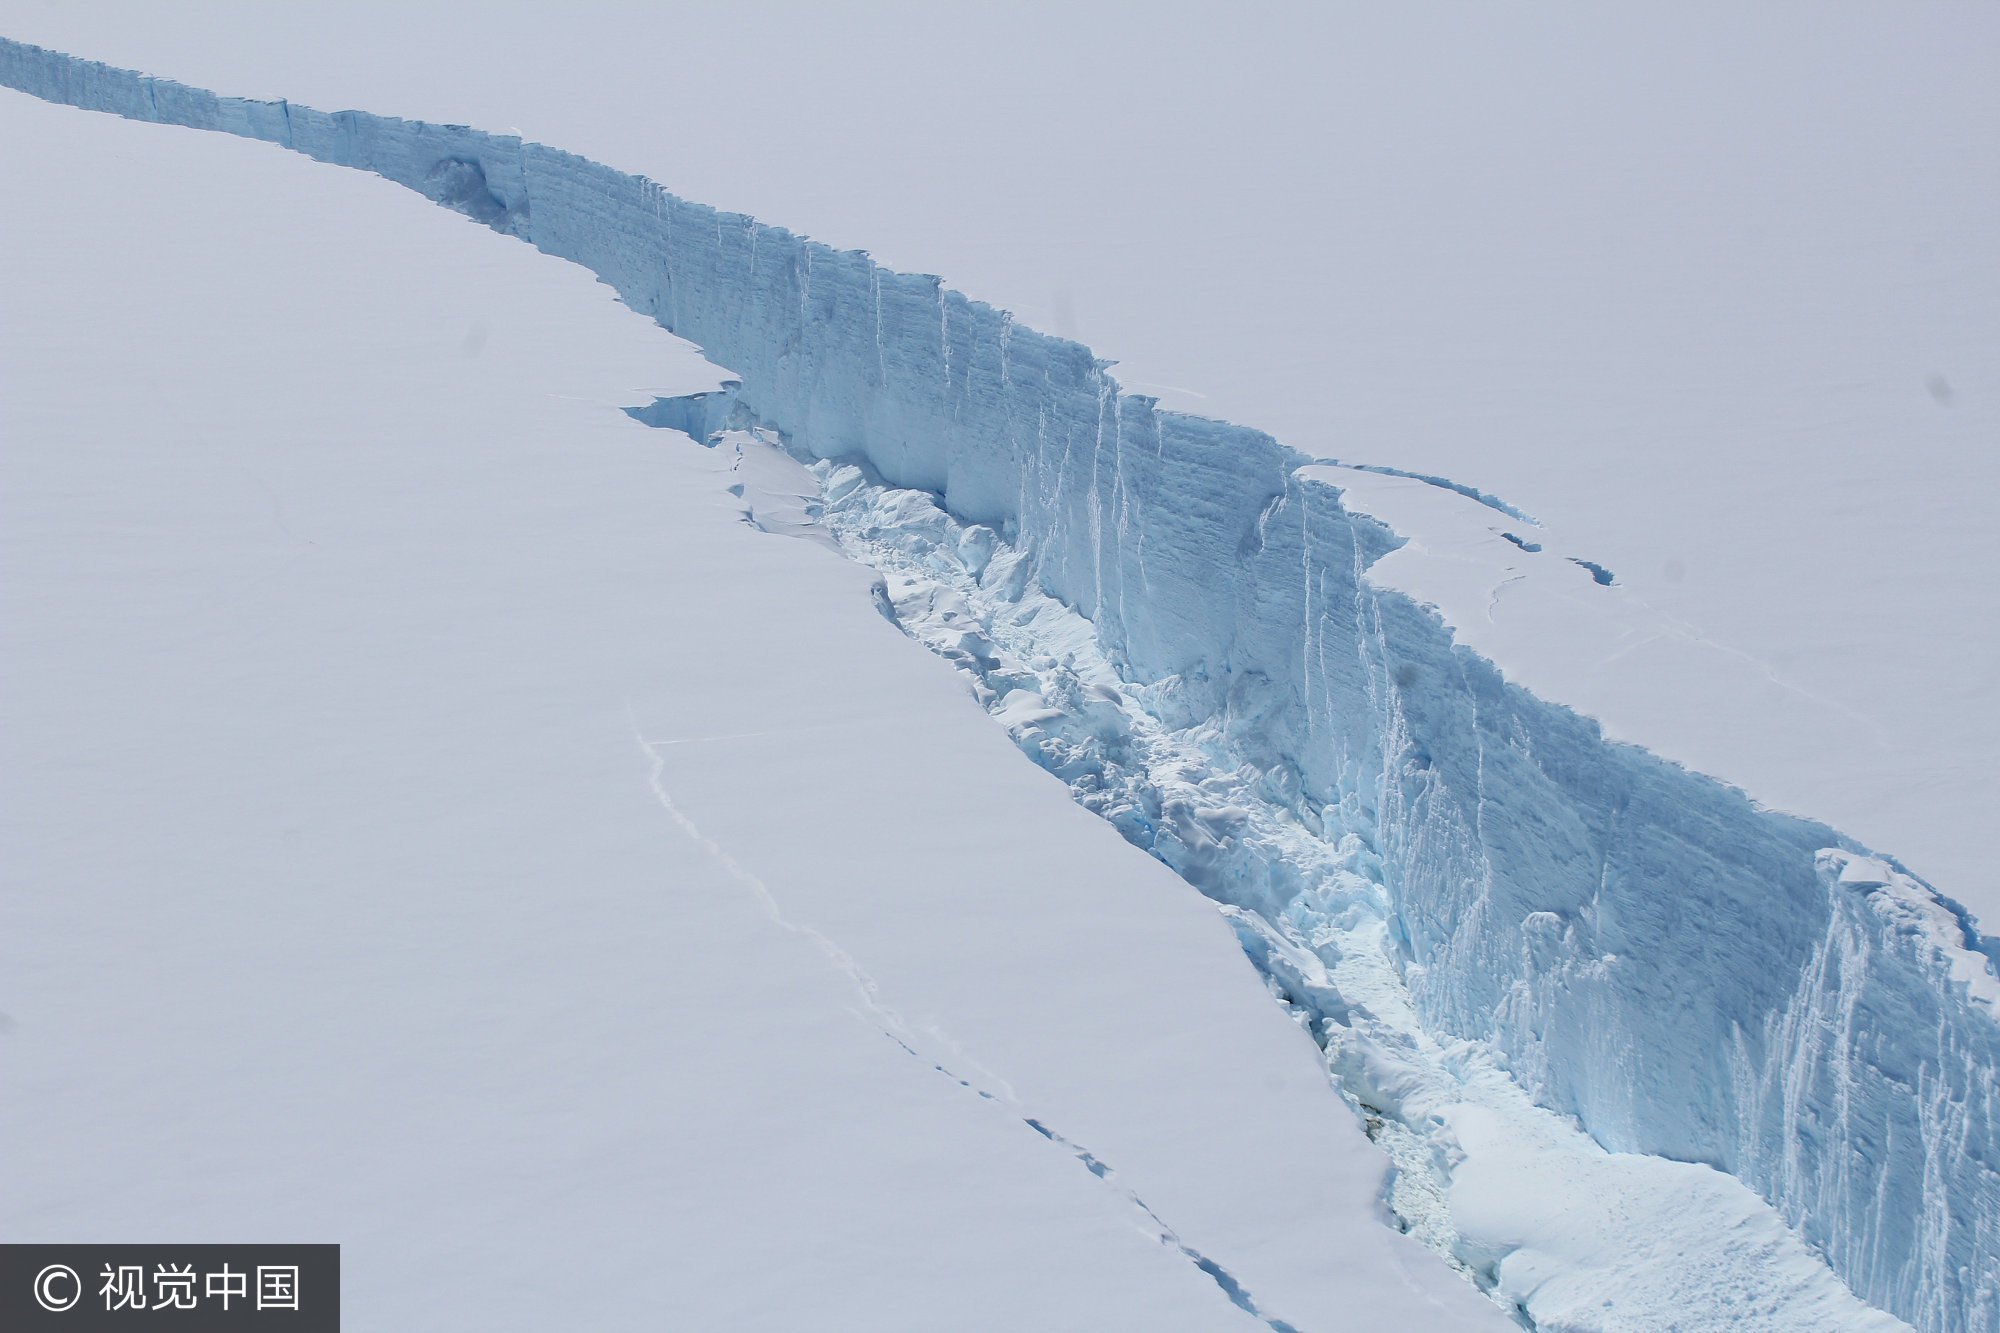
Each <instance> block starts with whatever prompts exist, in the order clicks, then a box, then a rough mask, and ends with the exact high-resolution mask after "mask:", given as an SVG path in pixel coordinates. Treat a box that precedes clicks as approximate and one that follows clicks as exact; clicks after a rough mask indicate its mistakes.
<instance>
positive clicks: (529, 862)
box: [0, 92, 1503, 1330]
mask: <svg viewBox="0 0 2000 1333" xmlns="http://www.w3.org/2000/svg"><path fill="white" fill-rule="evenodd" d="M0 174H4V177H5V179H6V180H7V182H8V191H9V199H10V200H12V201H14V203H15V204H16V206H14V207H10V208H9V209H8V210H7V211H6V216H5V218H4V220H0V291H4V293H5V310H6V316H5V319H4V320H0V376H4V379H0V446H4V452H3V453H0V466H4V469H5V483H4V486H0V506H3V507H4V508H0V636H4V637H0V661H4V669H5V675H6V686H7V688H6V689H5V690H4V692H0V737H3V738H4V745H5V753H4V756H3V757H4V781H5V800H4V806H5V810H6V817H5V821H6V822H5V824H4V826H0V838H4V847H0V867H4V870H3V871H0V873H4V876H5V878H4V881H0V884H4V887H0V1011H4V1013H5V1015H6V1021H5V1024H4V1031H0V1143H4V1144H5V1145H6V1148H5V1151H4V1152H0V1200H4V1203H0V1235H4V1237H5V1238H6V1239H8V1240H33V1239H46V1240H73V1239H77V1238H79V1237H82V1238H91V1239H97V1238H106V1237H109V1238H116V1239H143V1238H163V1239H165V1238H171V1239H184V1240H223V1239H231V1240H234V1239H241V1238H244V1237H246V1236H255V1237H263V1238H283V1239H296V1240H337V1241H340V1242H341V1243H342V1244H343V1245H344V1247H345V1250H344V1263H343V1271H344V1279H345V1288H346V1290H345V1303H346V1308H347V1312H348V1318H349V1322H350V1324H351V1325H352V1326H353V1327H355V1328H360V1329H374V1328H384V1329H386V1328H409V1327H425V1328H482V1329H484V1328H520V1329H548V1328H562V1327H586V1326H587V1327H592V1328H642V1327H643V1328H658V1327H662V1326H674V1327H691V1328H693V1327H700V1328H722V1327H728V1328H799V1327H812V1328H857V1329H858V1328H867V1329H885V1328H935V1327H941V1326H948V1327H968V1328H972V1327H986V1328H996V1329H997V1328H1049V1329H1067V1328H1074V1329H1084V1328H1102V1327H1107V1326H1112V1327H1135V1328H1136V1327H1143V1328H1186V1329H1202V1330H1208V1329H1221V1328H1234V1327H1242V1328H1257V1327H1261V1326H1263V1325H1262V1324H1260V1322H1259V1320H1258V1319H1256V1318H1254V1317H1252V1316H1251V1315H1250V1314H1249V1313H1246V1312H1245V1311H1244V1310H1243V1309H1242V1308H1240V1305H1239V1304H1236V1303H1232V1300H1231V1299H1230V1296H1229V1290H1226V1289H1233V1288H1234V1284H1240V1289H1241V1291H1242V1292H1243V1293H1247V1295H1244V1296H1243V1297H1242V1301H1243V1302H1244V1303H1251V1304H1255V1305H1256V1306H1257V1307H1258V1308H1259V1309H1261V1310H1262V1311H1263V1312H1264V1314H1265V1315H1266V1316H1267V1317H1268V1318H1270V1319H1273V1320H1289V1321H1292V1322H1294V1323H1296V1324H1297V1325H1298V1327H1300V1328H1302V1329H1313V1328H1324V1327H1353V1328H1370V1329H1374V1328H1432V1327H1436V1328H1444V1327H1451V1328H1460V1327H1481V1326H1498V1325H1501V1324H1502V1323H1503V1320H1502V1318H1501V1316H1500V1315H1499V1313H1498V1312H1497V1311H1496V1310H1495V1309H1494V1308H1493V1306H1492V1305H1490V1304H1488V1303H1487V1302H1485V1301H1484V1300H1482V1299H1481V1298H1480V1297H1479V1296H1478V1295H1477V1294H1476V1293H1475V1292H1474V1291H1473V1289H1472V1288H1471V1287H1470V1286H1468V1285H1466V1284H1465V1283H1463V1282H1461V1281H1460V1280H1459V1279H1458V1278H1456V1277H1455V1276H1453V1275H1452V1274H1451V1273H1450V1272H1449V1271H1448V1270H1447V1269H1446V1267H1445V1266H1444V1265H1443V1264H1441V1263H1438V1262H1437V1261H1436V1260H1435V1259H1434V1258H1433V1257H1432V1256H1430V1255H1429V1254H1426V1253H1425V1252H1424V1251H1423V1250H1422V1249H1421V1247H1420V1246H1419V1245H1417V1243H1416V1242H1414V1241H1412V1240H1409V1239H1406V1238H1404V1237H1401V1236H1399V1235H1397V1234H1396V1233H1395V1232H1394V1231H1393V1230H1391V1229H1390V1228H1389V1227H1387V1226H1385V1225H1383V1223H1382V1219H1381V1210H1380V1205H1379V1203H1378V1191H1379V1186H1380V1180H1381V1173H1382V1170H1383V1167H1384V1159H1383V1158H1382V1156H1381V1155H1380V1153H1379V1152H1378V1151H1377V1150H1376V1149H1374V1148H1373V1147H1371V1146H1370V1145H1369V1144H1368V1143H1367V1142H1366V1140H1365V1139H1364V1137H1363V1135H1362V1132H1361V1129H1360V1127H1359V1126H1358V1124H1356V1122H1355V1121H1354V1119H1353V1117H1352V1116H1351V1115H1349V1113H1348V1112H1347V1110H1346V1108H1345V1107H1344V1106H1343V1105H1342V1104H1341V1102H1340V1100H1339V1098H1338V1097H1337V1095H1336V1093H1335V1092H1334V1090H1333V1089H1332V1088H1331V1087H1330V1086H1329V1084H1328V1082H1327V1080H1326V1078H1325V1075H1324V1072H1323V1069H1322V1067H1321V1064H1320V1061H1319V1057H1318V1052H1317V1051H1316V1049H1315V1047H1314V1046H1313V1044H1312V1042H1311V1041H1309V1040H1308V1039H1307V1038H1306V1036H1305V1035H1304V1034H1302V1033H1301V1032H1300V1031H1299V1030H1298V1028H1297V1027H1296V1026H1295V1025H1294V1024H1293V1023H1291V1022H1290V1021H1289V1020H1288V1019H1287V1018H1286V1017H1285V1015H1284V1012H1283V1011H1282V1010H1281V1009H1280V1008H1278V1007H1277V1006H1275V1005H1274V1004H1272V1002H1271V1000H1270V998H1269V996H1268V994H1267V993H1266V992H1265V990H1264V989H1263V988H1262V987H1261V986H1260V985H1259V984H1258V981H1257V979H1256V976H1255V974H1254V973H1253V972H1252V970H1251V969H1250V968H1249V967H1247V966H1245V964H1244V961H1243V957H1242V954H1241V952H1240V950H1239V949H1238V948H1237V946H1236V944H1235V942H1234V940H1233V939H1232V937H1231V933H1230V931H1229V929H1228V927H1227V925H1226V924H1225V923H1224V922H1223V921H1222V920H1221V919H1219V918H1218V916H1217V914H1216V912H1215V910H1214V908H1213V907H1212V906H1210V905H1209V904H1208V903H1206V902H1204V901H1203V900H1202V899H1200V898H1199V897H1198V896H1197V895H1195V894H1194V893H1193V892H1192V891H1191V890H1190V889H1189V888H1188V887H1187V886H1186V885H1185V884H1184V883H1183V882H1182V881H1181V880H1179V879H1177V878H1176V877H1175V876H1174V875H1172V874H1171V873H1169V872H1168V871H1167V870H1165V869H1163V868H1162V867H1160V866H1159V865H1158V864H1156V863H1155V862H1154V861H1152V860H1150V859H1149V858H1147V857H1145V856H1143V855H1142V854H1141V853H1139V852H1138V851H1136V850H1134V849H1132V848H1130V847H1128V846H1127V845H1126V844H1125V843H1124V842H1122V841H1121V840H1120V839H1119V838H1118V837H1117V835H1116V834H1115V833H1114V832H1113V831H1112V830H1111V829H1110V828H1108V827H1107V826H1105V825H1104V824H1103V823H1101V822H1100V821H1098V820H1096V819H1094V818H1092V817H1091V816H1089V815H1088V814H1086V813H1085V812H1084V811H1082V810H1080V809H1078V808H1077V807H1076V806H1075V805H1074V804H1073V803H1072V802H1071V801H1070V799H1069V798H1068V796H1067V794H1066V793H1065V792H1064V790H1063V789H1062V787H1061V786H1059V785H1058V784H1056V783H1053V782H1050V781H1049V780H1048V779H1047V778H1046V777H1045V776H1043V775H1042V774H1040V773H1038V772H1036V771H1035V770H1034V769H1033V768H1032V767H1031V766H1030V765H1028V764H1026V763H1024V762H1022V760H1021V758H1020V756H1019V755H1018V754H1017V753H1016V752H1015V751H1014V750H1013V748H1012V747H1011V746H1010V745H1009V744H1008V743H1007V741H1006V739H1005V737H1004V735H1003V733H1002V732H1001V731H1000V730H999V729H997V728H995V727H994V726H992V724H991V723H990V722H989V721H988V720H987V719H986V718H985V717H984V716H983V715H982V714H981V712H980V710H979V709H978V708H977V707H975V706H974V705H973V704H972V703H971V702H970V701H969V700H968V699H967V698H966V692H965V689H964V687H963V685H962V684H961V683H960V682H959V679H958V677H957V676H956V675H955V673H953V672H952V671H951V670H950V669H949V668H948V667H947V666H945V665H944V664H942V663H940V662H938V661H936V660H935V659H933V658H931V657H930V656H928V655H926V654H925V653H923V652H921V651H919V650H917V649H916V648H915V647H914V646H913V645H911V644H910V643H909V642H908V641H907V640H906V639H905V638H904V637H903V636H901V635H900V634H898V633H897V632H896V631H895V630H894V629H893V628H892V627H891V626H890V625H889V624H887V623H886V622H885V621H884V620H883V619H882V618H881V617H880V616H879V615H878V614H877V613H876V611H875V610H874V608H873V605H872V604H871V597H870V592H869V587H870V576H869V575H868V574H867V573H866V572H865V571H863V570H861V569H859V568H857V567H856V566H854V565H853V564H851V563H848V562H846V561H843V560H841V559H838V558H835V557H834V556H833V555H832V554H830V553H828V552H827V551H825V550H824V549H819V548H816V547H815V545H814V544H812V543H810V542H802V541H783V540H777V539H775V538H772V537H769V536H766V535H764V534H763V533H761V532H759V531H757V530H756V529H755V528H754V527H752V526H750V525H749V524H747V523H746V522H745V521H744V502H743V501H742V500H741V499H740V498H738V497H737V496H735V495H732V494H731V492H730V490H729V487H730V486H731V485H732V484H737V483H736V482H735V480H734V479H733V478H732V475H731V463H732V460H731V459H730V457H729V456H728V455H727V453H726V452H724V451H711V450H703V449H700V448H697V447H696V446H695V445H694V444H693V443H691V442H690V441H688V440H687V439H686V438H685V437H683V436H680V435H678V434H674V433H671V432H664V431H653V430H648V429H646V428H644V427H642V426H641V425H639V424H637V423H636V422H634V421H633V420H631V419H630V418H629V417H627V416H626V415H625V414H624V413H622V412H620V411H619V410H618V409H619V408H620V407H622V406H626V405H632V404H637V403H643V402H645V401H646V399H647V398H648V397H649V396H650V395H652V394H655V393H660V392H672V391H687V390H693V389H701V388H706V387H710V386H713V385H714V384H716V383H717V382H718V380H719V379H720V374H719V372H717V371H716V370H715V369H713V368H712V367H709V366H707V365H705V364H704V363H703V362H702V361H701V360H700V359H699V358H698V357H697V356H696V355H695V354H694V353H693V352H692V350H691V349H689V348H688V347H687V346H686V345H685V344H682V343H678V342H677V341H675V340H674V339H672V338H670V337H669V336H668V335H666V334H665V333H663V332H661V331H660V330H659V329H657V328H655V327H654V326H652V324H651V323H650V322H648V321H646V320H643V319H641V318H640V317H638V316H636V315H634V314H632V313H631V312H629V311H627V310H625V309H624V308H622V307H620V306H618V305H617V304H615V303H614V302H613V301H612V300H611V299H610V297H609V295H608V293H606V292H605V290H604V289H603V288H602V287H598V286H595V285H594V284H593V283H592V282H591V281H590V280H589V278H588V276H587V275H586V274H584V273H583V272H581V271H580V270H577V269H574V268H571V267H569V266H566V265H561V264H556V263H552V262H549V261H548V260H546V259H543V258H542V257H540V256H538V255H536V254H535V253H534V252H533V251H532V250H529V249H528V248H526V247H524V246H520V245H518V244H516V243H514V242H512V241H509V240H506V239H504V238H502V237H499V236H496V235H493V234H491V233H489V232H486V231H483V230H481V229H479V228H476V227H471V226H468V225H467V224H466V223H465V222H464V221H463V220H462V219H459V218H456V217H453V216H451V215H450V214H447V213H445V212H442V211H440V210H438V209H436V208H434V207H433V206H432V205H430V204H428V203H426V202H425V201H423V200H422V199H419V198H417V197H416V196H415V195H412V194H408V193H406V192H403V191H400V190H396V189H393V188H390V187H388V186H386V185H385V184H383V183H382V182H380V181H378V180H375V179H372V178H370V177H367V176H364V175H361V174H359V173H350V172H342V171H335V170H332V169H329V168H326V167H322V166H319V165H316V164H313V163H310V162H307V161H306V160H304V159H303V158H298V157H295V156H292V155H289V154H285V153H281V152H277V151H275V150H273V149H271V148H269V147H266V146H263V145H256V144H250V143H244V142H240V141H235V140H231V139H227V138H224V137H221V136H210V135H196V134H191V133H189V132H187V131H185V130H179V129H167V128H160V127H155V126H146V125H138V124H132V123H128V122H124V121H119V120H116V119H113V118H110V117H102V116H90V115H84V114H81V113H78V112H76V111H74V110H70V109H67V108H58V107H50V106H46V105H43V104H41V103H38V102H35V101H32V100H31V99H29V98H26V97H23V96H20V95H18V94H14V93H11V92H10V93H5V94H0ZM23 201H32V207H22V206H18V205H20V204H21V203H22V202H23ZM768 489H769V488H768V487H766V488H765V490H767V491H768ZM941 1068H942V1069H943V1070H948V1071H949V1072H948V1073H945V1072H940V1069H941ZM1031 1120H1032V1121H1033V1122H1035V1123H1034V1124H1030V1123H1029V1122H1030V1121H1031ZM1036 1125H1039V1126H1041V1127H1042V1128H1041V1130H1040V1131H1038V1130H1037V1128H1036ZM1140 1201H1143V1202H1140ZM1203 1264H1208V1265H1211V1266H1212V1269H1213V1271H1210V1269H1205V1268H1204V1267H1202V1265H1203Z"/></svg>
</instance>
